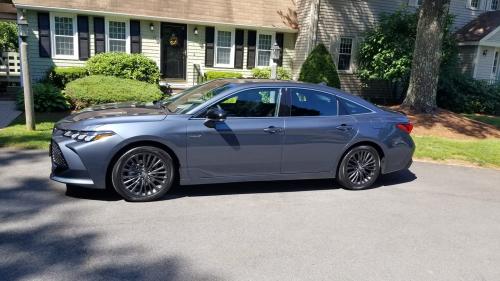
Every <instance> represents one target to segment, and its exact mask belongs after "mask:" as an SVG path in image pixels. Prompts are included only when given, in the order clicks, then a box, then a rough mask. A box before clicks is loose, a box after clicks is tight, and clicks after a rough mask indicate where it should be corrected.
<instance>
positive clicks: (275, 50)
mask: <svg viewBox="0 0 500 281" xmlns="http://www.w3.org/2000/svg"><path fill="white" fill-rule="evenodd" d="M280 54H281V49H280V46H278V43H276V42H275V43H274V45H273V46H272V47H271V59H272V63H271V79H277V78H278V75H277V70H276V68H277V65H278V60H279V59H280Z"/></svg>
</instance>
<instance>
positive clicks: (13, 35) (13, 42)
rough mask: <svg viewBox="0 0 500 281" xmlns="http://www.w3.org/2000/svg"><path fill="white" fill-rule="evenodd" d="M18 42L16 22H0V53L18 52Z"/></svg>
mask: <svg viewBox="0 0 500 281" xmlns="http://www.w3.org/2000/svg"><path fill="white" fill-rule="evenodd" d="M18 40H19V38H18V34H17V24H16V23H15V22H9V21H0V52H2V51H12V52H17V45H18V44H19V41H18Z"/></svg>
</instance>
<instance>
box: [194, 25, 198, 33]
mask: <svg viewBox="0 0 500 281" xmlns="http://www.w3.org/2000/svg"><path fill="white" fill-rule="evenodd" d="M193 33H194V35H198V27H195V28H194V30H193Z"/></svg>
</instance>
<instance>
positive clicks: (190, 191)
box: [162, 170, 417, 200]
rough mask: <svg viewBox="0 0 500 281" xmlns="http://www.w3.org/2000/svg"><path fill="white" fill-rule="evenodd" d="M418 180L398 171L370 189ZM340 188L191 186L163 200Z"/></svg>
mask: <svg viewBox="0 0 500 281" xmlns="http://www.w3.org/2000/svg"><path fill="white" fill-rule="evenodd" d="M416 178H417V177H416V175H415V174H414V173H412V172H411V171H410V170H403V171H398V172H395V173H391V174H387V175H382V176H381V177H380V178H379V180H378V181H377V182H376V183H375V184H374V185H373V187H372V188H370V189H375V188H380V187H385V186H392V185H398V184H403V183H407V182H411V181H414V180H415V179H416ZM340 188H341V186H340V185H339V184H337V183H336V182H335V181H334V180H331V179H324V180H323V179H322V180H294V181H267V182H244V183H224V184H208V185H191V186H178V187H175V188H174V189H173V190H172V191H171V192H170V193H169V194H167V195H166V196H165V197H164V198H162V199H163V200H171V199H177V198H182V197H194V196H216V195H238V194H252V193H282V192H301V191H312V190H328V189H340Z"/></svg>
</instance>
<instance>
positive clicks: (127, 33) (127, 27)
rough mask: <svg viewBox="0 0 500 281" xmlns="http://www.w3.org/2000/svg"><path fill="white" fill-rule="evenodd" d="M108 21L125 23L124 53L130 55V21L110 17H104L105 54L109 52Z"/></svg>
mask: <svg viewBox="0 0 500 281" xmlns="http://www.w3.org/2000/svg"><path fill="white" fill-rule="evenodd" d="M110 21H117V22H124V23H125V53H127V54H130V20H129V19H124V18H112V17H109V18H108V17H106V19H105V27H104V32H105V38H106V53H108V52H110V50H109V22H110Z"/></svg>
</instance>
